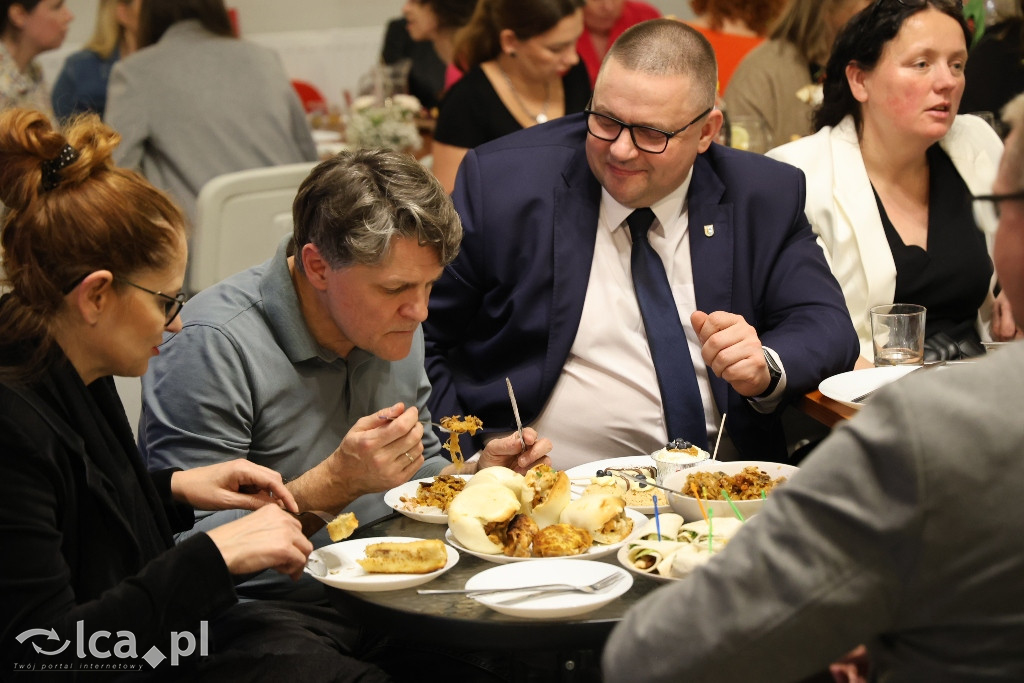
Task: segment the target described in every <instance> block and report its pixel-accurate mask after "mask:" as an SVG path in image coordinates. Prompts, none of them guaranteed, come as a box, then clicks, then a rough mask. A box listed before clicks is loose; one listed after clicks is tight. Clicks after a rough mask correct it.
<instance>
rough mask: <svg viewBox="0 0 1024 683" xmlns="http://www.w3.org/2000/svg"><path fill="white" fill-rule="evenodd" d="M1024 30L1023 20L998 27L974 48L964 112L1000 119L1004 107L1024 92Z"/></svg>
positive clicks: (967, 71)
mask: <svg viewBox="0 0 1024 683" xmlns="http://www.w3.org/2000/svg"><path fill="white" fill-rule="evenodd" d="M1022 28H1024V19H1021V18H1015V19H1009V20H1007V21H1003V22H1000V23H998V24H994V25H993V26H990V27H988V28H987V29H986V30H985V35H984V36H982V38H981V40H980V41H978V44H977V45H975V46H974V48H973V49H971V54H970V58H969V59H968V60H967V66H966V67H964V80H965V82H966V86H965V87H964V96H963V98H962V99H961V100H960V112H961V113H965V114H966V113H970V112H976V111H990V112H992V113H993V114H995V115H996V118H998V116H999V111H1000V110H1001V109H1002V108H1003V105H1005V104H1006V103H1007V102H1009V101H1010V100H1011V99H1012V98H1013V96H1014V95H1017V94H1019V93H1021V92H1024V61H1022V60H1024V45H1022V44H1021V31H1022Z"/></svg>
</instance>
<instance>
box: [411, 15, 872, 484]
mask: <svg viewBox="0 0 1024 683" xmlns="http://www.w3.org/2000/svg"><path fill="white" fill-rule="evenodd" d="M716 81H717V67H716V63H715V58H714V53H713V51H712V49H711V46H710V45H709V44H708V43H707V41H706V40H704V38H703V37H701V36H700V34H698V33H697V32H696V31H693V30H692V29H690V28H689V27H687V26H686V25H685V24H682V23H680V22H676V21H672V20H654V21H650V22H645V23H643V24H639V25H637V26H635V27H633V28H632V29H630V30H629V31H627V32H626V33H624V34H623V35H622V36H621V37H620V38H619V40H618V41H616V43H615V45H614V46H613V47H612V49H611V51H610V53H609V55H608V57H607V58H606V59H605V62H604V63H603V65H602V67H601V71H600V73H599V75H598V79H597V85H596V87H595V91H594V97H593V101H592V103H591V106H590V108H589V109H588V110H587V112H584V113H583V114H579V115H574V116H568V117H564V118H562V119H559V120H557V121H554V122H552V123H550V124H547V125H542V126H537V127H534V128H530V129H527V130H525V131H522V132H520V133H516V134H514V135H510V136H507V137H505V138H502V139H500V140H496V141H494V142H492V143H489V144H487V145H483V146H481V147H478V148H477V149H475V150H473V151H470V152H469V154H468V155H467V156H466V159H465V161H464V162H463V164H462V167H461V169H460V171H459V176H458V179H457V182H456V187H455V192H454V195H453V197H454V200H455V205H456V208H457V209H458V212H459V215H460V216H461V218H462V222H463V227H464V231H465V232H464V238H463V242H462V250H461V253H460V254H459V256H458V257H457V259H456V260H455V261H454V262H452V263H451V265H449V266H448V267H447V268H446V269H445V272H444V274H443V276H442V277H441V279H440V281H438V282H437V284H436V285H435V286H434V289H433V293H432V295H431V300H430V317H429V318H428V320H427V321H426V323H424V332H425V335H426V365H427V372H428V375H429V377H430V380H431V383H432V386H433V391H432V396H431V399H430V404H429V405H430V410H431V413H432V414H433V415H437V416H445V415H456V414H465V413H470V414H474V415H477V416H479V417H480V418H482V420H483V422H484V426H485V428H486V433H490V434H494V433H500V432H501V431H503V430H504V431H507V430H508V429H510V428H512V426H513V425H512V412H511V409H510V407H509V402H508V396H507V392H506V388H505V377H509V378H511V381H512V384H513V386H514V387H515V390H516V394H517V399H518V403H519V409H520V411H521V412H522V416H523V419H524V421H525V422H526V423H528V424H530V425H532V426H533V427H534V428H536V429H537V430H538V432H540V433H541V434H544V435H545V436H546V437H548V438H550V439H551V441H552V442H553V444H554V449H553V451H552V452H551V457H552V460H553V463H554V464H555V466H557V467H559V468H563V469H564V468H568V467H572V466H575V465H578V464H582V463H585V462H588V461H593V460H597V459H602V458H607V457H613V456H619V455H629V454H637V453H648V452H651V451H654V450H656V449H658V448H660V447H662V446H663V445H664V444H665V442H666V440H667V439H670V438H676V437H683V438H685V439H687V440H689V441H693V442H696V443H704V444H713V443H714V441H715V438H716V437H717V436H718V434H717V432H718V431H719V424H720V420H721V417H722V415H723V414H726V413H727V414H728V424H727V425H726V427H725V438H723V439H722V446H721V449H722V451H721V455H720V456H719V457H724V458H731V459H735V458H737V457H739V458H743V459H754V460H769V459H783V458H785V455H786V452H785V440H784V436H783V434H782V430H781V426H780V424H779V420H778V413H779V412H780V408H781V407H782V406H783V405H784V404H785V403H786V401H787V400H788V399H790V398H792V397H795V396H798V395H801V394H803V393H805V392H807V391H809V390H810V389H813V388H814V387H816V386H817V384H818V382H820V381H821V380H822V379H823V378H825V377H828V376H830V375H833V374H836V373H838V372H842V371H845V370H849V369H851V368H852V367H853V363H854V360H855V359H856V357H857V353H858V345H857V337H856V334H855V333H854V330H853V327H852V325H851V323H850V316H849V313H848V312H847V310H846V307H845V304H844V302H843V297H842V294H841V292H840V290H839V286H838V284H837V283H836V281H835V278H834V277H833V276H832V274H831V272H830V270H829V268H828V265H827V263H826V262H825V258H824V255H823V253H822V250H821V249H820V247H819V246H818V245H817V244H816V242H815V238H814V235H813V233H812V232H811V228H810V226H809V224H808V223H807V220H806V218H805V216H804V213H803V207H804V191H805V185H804V177H803V174H802V173H801V172H800V171H799V170H797V169H795V168H793V167H791V166H787V165H784V164H781V163H776V162H774V161H772V160H770V159H767V158H764V157H761V156H758V155H755V154H749V153H745V152H739V151H735V150H732V149H728V148H725V147H722V146H720V145H717V144H714V143H713V142H712V141H713V140H714V138H715V136H716V134H717V133H718V131H719V129H720V127H721V125H722V114H721V112H720V111H718V110H715V109H714V107H713V105H714V101H715V88H716ZM645 207H649V208H650V209H651V210H652V211H653V214H654V218H655V220H654V223H653V224H652V225H651V226H650V228H649V232H648V233H647V238H645V239H647V240H648V242H649V244H650V248H653V250H654V252H655V253H656V254H657V256H658V258H660V261H661V264H662V265H663V266H664V272H663V274H662V275H661V279H662V281H664V280H665V278H667V280H668V282H667V285H665V287H666V289H665V293H666V295H668V291H669V289H670V291H671V298H670V299H668V300H669V302H670V307H671V303H672V302H673V300H674V304H675V306H674V308H675V309H676V310H674V311H672V310H664V311H662V312H661V313H659V314H657V315H653V316H652V315H651V314H650V313H649V311H648V310H641V309H642V306H643V304H642V303H638V295H639V286H637V292H636V293H635V292H634V281H633V276H634V275H635V271H636V270H637V266H635V265H632V264H631V255H632V253H633V242H632V240H635V239H636V237H635V235H634V236H633V237H632V239H631V231H632V227H631V226H627V224H626V222H625V221H626V219H627V217H630V216H631V214H632V213H633V211H634V210H635V209H643V208H645ZM637 213H639V212H637ZM630 222H632V220H631V221H630ZM643 246H644V247H646V245H643ZM656 260H657V259H656ZM674 315H677V316H678V319H679V320H678V322H677V323H675V324H676V326H677V327H678V326H679V323H681V326H682V330H681V331H680V336H679V339H680V341H679V343H678V344H677V345H676V346H675V347H673V348H672V349H671V353H672V355H671V356H668V357H667V356H666V355H665V353H664V350H661V351H659V350H658V349H656V348H654V347H655V345H654V343H653V340H652V343H650V344H649V343H648V338H649V337H654V336H656V335H654V334H652V333H653V332H654V328H655V327H660V326H661V324H662V323H663V322H664V321H666V320H673V321H674V317H673V316H674ZM682 333H685V339H684V338H683V337H682ZM659 334H660V332H659ZM655 356H658V360H657V365H658V366H659V367H657V368H656V362H655V358H654V357H655ZM665 358H667V360H665ZM690 363H692V366H693V367H692V369H690V365H689V364H690ZM666 368H667V369H676V370H678V369H679V368H685V370H686V373H685V374H686V375H687V376H688V377H689V378H690V379H689V381H690V382H691V383H693V389H692V391H691V393H692V394H694V396H693V400H696V396H695V395H696V393H697V392H698V391H699V394H700V401H699V403H696V404H691V405H695V406H696V407H695V408H694V409H693V410H691V411H690V412H695V413H696V415H689V416H686V417H687V418H688V419H690V422H689V423H688V424H689V425H691V426H690V427H689V429H690V431H691V432H696V433H687V434H680V433H672V431H673V430H678V428H677V427H675V428H673V427H670V423H671V422H672V421H673V420H675V419H678V418H679V416H678V415H676V414H674V412H678V409H676V408H671V405H673V404H672V403H671V402H670V401H668V399H667V397H666V398H665V399H664V400H663V394H665V393H666V392H671V391H672V390H673V389H674V384H673V383H672V382H666V380H665V376H666V375H665V374H663V373H665V371H666ZM694 377H695V380H696V381H695V382H694ZM701 408H703V410H701ZM676 424H678V423H676ZM486 433H485V436H486Z"/></svg>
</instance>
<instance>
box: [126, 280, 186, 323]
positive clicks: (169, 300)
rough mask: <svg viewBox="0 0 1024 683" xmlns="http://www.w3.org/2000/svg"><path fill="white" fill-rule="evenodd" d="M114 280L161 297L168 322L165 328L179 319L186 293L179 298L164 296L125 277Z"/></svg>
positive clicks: (182, 293)
mask: <svg viewBox="0 0 1024 683" xmlns="http://www.w3.org/2000/svg"><path fill="white" fill-rule="evenodd" d="M114 279H115V280H117V281H118V282H123V283H124V284H126V285H128V286H130V287H134V288H135V289H141V290H142V291H143V292H146V293H147V294H152V295H153V296H158V297H160V300H161V303H162V304H163V307H164V316H165V317H166V322H165V323H164V326H165V327H166V326H167V325H170V324H171V323H172V322H173V321H174V319H175V318H177V317H178V314H179V313H181V307H182V306H184V305H185V293H184V292H181V293H180V294H178V296H170V295H169V294H164V293H163V292H154V291H153V290H152V289H147V288H145V287H143V286H142V285H137V284H135V283H134V282H130V281H129V280H125V279H124V278H123V277H115V278H114Z"/></svg>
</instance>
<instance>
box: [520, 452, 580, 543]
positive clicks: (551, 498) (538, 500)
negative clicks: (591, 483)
mask: <svg viewBox="0 0 1024 683" xmlns="http://www.w3.org/2000/svg"><path fill="white" fill-rule="evenodd" d="M520 500H522V502H523V512H525V513H526V514H528V515H530V516H531V517H533V521H535V522H537V526H538V527H540V528H541V529H543V528H544V527H546V526H549V525H551V524H557V523H558V519H559V516H560V515H561V514H562V510H563V509H564V508H565V506H566V504H567V503H568V502H569V475H567V474H566V473H565V472H562V471H559V470H556V469H554V468H553V467H551V466H550V465H536V466H535V467H531V468H530V470H529V471H528V472H527V473H526V476H525V477H524V478H523V491H522V494H521V495H520Z"/></svg>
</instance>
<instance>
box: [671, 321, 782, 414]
mask: <svg viewBox="0 0 1024 683" xmlns="http://www.w3.org/2000/svg"><path fill="white" fill-rule="evenodd" d="M690 324H691V325H693V329H694V331H696V332H697V337H698V338H699V339H700V344H701V352H700V353H701V357H703V358H704V364H705V365H707V366H708V368H709V369H710V370H711V371H712V372H714V373H715V375H717V376H718V377H721V378H722V379H724V380H725V381H726V382H728V383H729V384H730V385H731V386H732V388H733V389H735V390H736V392H737V393H738V394H740V395H741V396H747V397H750V396H757V395H758V394H760V393H761V392H763V391H764V390H765V389H767V388H768V384H769V383H770V382H771V376H770V375H769V374H768V364H767V363H765V360H764V352H762V351H761V340H760V339H759V338H758V336H757V332H756V331H755V330H754V328H753V327H752V326H751V325H750V324H748V323H747V321H746V320H744V319H743V316H740V315H736V314H735V313H726V312H725V311H715V312H714V313H711V314H710V315H709V314H707V313H704V312H703V311H694V312H693V313H692V314H691V315H690Z"/></svg>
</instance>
